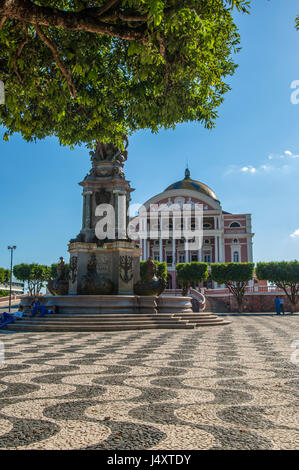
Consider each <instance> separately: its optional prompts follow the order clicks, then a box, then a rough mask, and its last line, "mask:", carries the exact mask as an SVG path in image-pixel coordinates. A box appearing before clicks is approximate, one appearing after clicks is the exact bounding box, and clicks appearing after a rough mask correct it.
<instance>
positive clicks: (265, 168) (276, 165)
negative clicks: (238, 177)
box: [224, 150, 299, 175]
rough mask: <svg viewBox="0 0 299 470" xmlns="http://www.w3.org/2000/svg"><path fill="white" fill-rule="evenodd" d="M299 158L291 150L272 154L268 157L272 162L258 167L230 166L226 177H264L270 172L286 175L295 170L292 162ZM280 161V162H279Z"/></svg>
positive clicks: (298, 155)
mask: <svg viewBox="0 0 299 470" xmlns="http://www.w3.org/2000/svg"><path fill="white" fill-rule="evenodd" d="M298 158H299V154H294V153H292V152H291V150H284V151H283V153H281V154H278V153H270V155H268V160H271V164H270V162H268V163H267V162H265V163H263V164H261V165H258V166H253V165H249V164H248V165H245V166H243V167H240V166H237V165H230V166H229V167H228V168H227V170H226V171H225V173H224V174H225V175H231V174H237V173H243V174H251V175H257V174H258V175H262V174H264V173H266V172H267V173H270V172H276V173H277V172H280V173H284V174H288V173H290V171H293V170H294V168H292V166H291V161H294V160H295V159H298ZM278 160H279V161H278Z"/></svg>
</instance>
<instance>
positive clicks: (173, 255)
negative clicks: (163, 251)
mask: <svg viewBox="0 0 299 470" xmlns="http://www.w3.org/2000/svg"><path fill="white" fill-rule="evenodd" d="M172 264H176V259H175V238H173V239H172Z"/></svg>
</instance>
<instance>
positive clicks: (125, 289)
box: [68, 240, 140, 295]
mask: <svg viewBox="0 0 299 470" xmlns="http://www.w3.org/2000/svg"><path fill="white" fill-rule="evenodd" d="M68 250H69V253H70V281H69V295H88V294H89V295H105V294H107V295H108V294H119V295H132V294H133V292H134V284H135V283H136V282H137V281H138V280H139V278H140V268H139V265H140V249H139V248H137V247H136V245H135V243H134V242H132V241H121V240H117V241H113V242H107V243H104V244H103V246H98V245H97V244H96V243H86V242H72V243H70V244H69V248H68Z"/></svg>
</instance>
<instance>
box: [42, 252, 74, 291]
mask: <svg viewBox="0 0 299 470" xmlns="http://www.w3.org/2000/svg"><path fill="white" fill-rule="evenodd" d="M47 289H48V291H49V292H51V294H52V295H68V293H69V279H68V272H67V267H66V265H65V263H64V259H63V258H62V256H61V257H60V262H59V263H58V265H57V276H56V277H55V279H50V280H49V281H48V284H47Z"/></svg>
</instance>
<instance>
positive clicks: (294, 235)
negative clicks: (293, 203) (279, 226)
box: [290, 228, 299, 238]
mask: <svg viewBox="0 0 299 470" xmlns="http://www.w3.org/2000/svg"><path fill="white" fill-rule="evenodd" d="M290 237H292V238H297V237H299V228H297V230H295V232H293V233H291V235H290Z"/></svg>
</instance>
